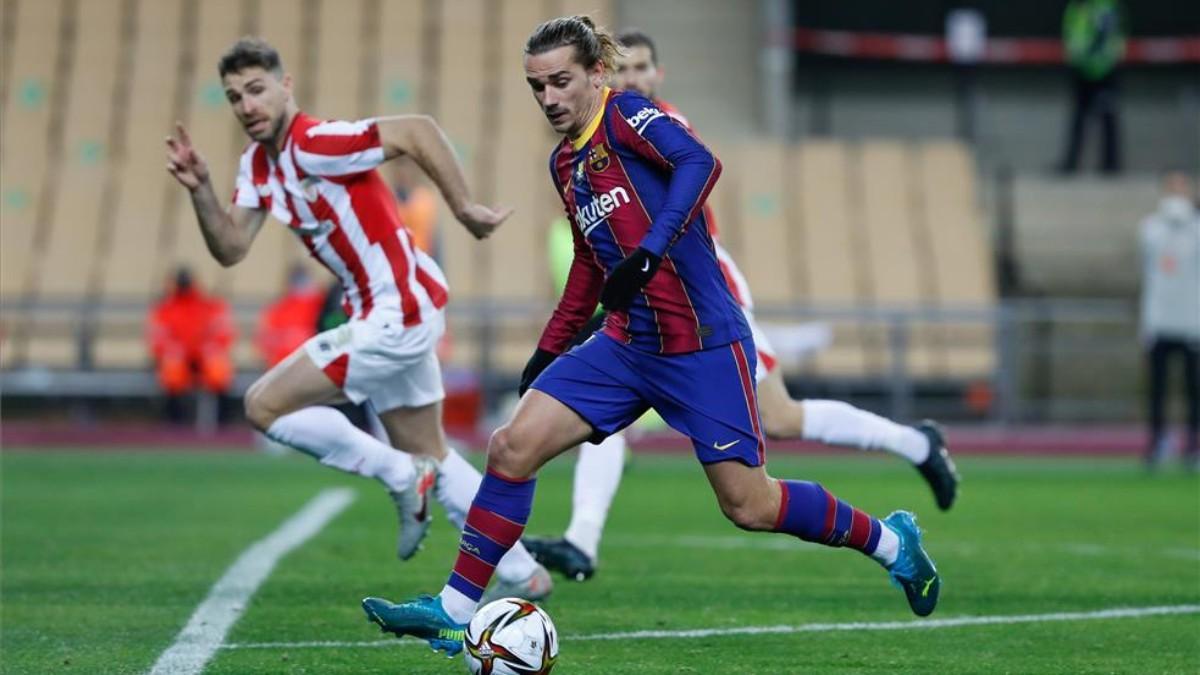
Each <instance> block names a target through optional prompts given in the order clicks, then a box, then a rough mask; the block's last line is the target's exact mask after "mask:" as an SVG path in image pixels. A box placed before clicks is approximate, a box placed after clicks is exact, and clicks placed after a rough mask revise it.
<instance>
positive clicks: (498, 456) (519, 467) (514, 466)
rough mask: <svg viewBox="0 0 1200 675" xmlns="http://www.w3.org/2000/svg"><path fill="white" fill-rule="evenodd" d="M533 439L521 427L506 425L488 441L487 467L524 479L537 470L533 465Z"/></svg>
mask: <svg viewBox="0 0 1200 675" xmlns="http://www.w3.org/2000/svg"><path fill="white" fill-rule="evenodd" d="M532 440H533V439H532V437H531V435H530V434H529V433H528V432H527V431H525V430H523V429H522V428H521V427H517V426H514V425H513V424H511V423H510V424H506V425H504V426H502V427H500V428H499V429H497V430H496V431H495V433H493V434H492V437H491V439H490V440H489V441H488V450H487V465H488V467H489V468H492V469H495V470H496V471H499V472H500V473H502V474H504V475H505V476H511V477H513V478H524V477H526V476H530V475H532V474H533V473H534V471H536V470H537V467H536V466H534V465H533V455H534V453H533V452H532V448H533V445H532Z"/></svg>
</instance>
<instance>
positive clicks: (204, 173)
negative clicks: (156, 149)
mask: <svg viewBox="0 0 1200 675" xmlns="http://www.w3.org/2000/svg"><path fill="white" fill-rule="evenodd" d="M175 134H176V135H174V136H167V173H169V174H171V175H172V176H174V177H175V180H177V181H179V183H180V184H181V185H183V186H184V187H186V188H187V189H189V190H195V189H196V188H198V187H200V185H201V184H203V183H205V182H207V181H208V163H207V162H205V161H204V157H202V156H201V155H200V153H199V152H197V151H196V149H195V148H193V147H192V139H191V137H190V136H188V133H187V129H184V128H183V124H181V123H179V122H176V123H175Z"/></svg>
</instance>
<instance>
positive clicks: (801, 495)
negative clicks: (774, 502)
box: [775, 480, 894, 564]
mask: <svg viewBox="0 0 1200 675" xmlns="http://www.w3.org/2000/svg"><path fill="white" fill-rule="evenodd" d="M779 487H780V488H781V490H780V493H781V494H780V503H779V517H778V518H776V520H775V531H776V532H786V533H787V534H791V535H795V536H797V537H800V538H801V539H803V540H804V541H811V542H815V543H817V544H824V545H826V546H848V547H850V548H853V549H857V550H859V551H862V552H863V553H866V554H867V555H869V556H872V557H876V556H875V553H876V549H877V548H879V539H880V536H881V535H882V534H883V530H884V527H885V526H884V525H883V523H881V522H879V520H878V519H877V518H873V517H872V516H870V515H869V514H867V513H864V512H863V511H859V510H858V509H856V508H854V507H853V506H850V505H849V504H847V503H846V502H844V501H842V500H840V499H838V498H837V497H834V496H833V495H832V494H830V493H829V492H828V491H826V490H825V488H823V487H821V486H820V485H818V484H817V483H809V482H806V481H794V480H781V481H779ZM889 533H890V532H889ZM893 559H894V556H893ZM881 562H883V563H884V564H890V562H891V561H890V560H882V561H881Z"/></svg>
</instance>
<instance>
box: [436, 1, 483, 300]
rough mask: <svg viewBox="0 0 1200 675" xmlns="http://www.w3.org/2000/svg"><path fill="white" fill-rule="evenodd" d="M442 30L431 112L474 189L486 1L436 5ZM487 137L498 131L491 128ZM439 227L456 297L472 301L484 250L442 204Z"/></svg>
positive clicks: (480, 124)
mask: <svg viewBox="0 0 1200 675" xmlns="http://www.w3.org/2000/svg"><path fill="white" fill-rule="evenodd" d="M438 6H439V14H438V15H437V17H436V26H437V30H438V31H440V33H439V35H440V38H439V40H438V50H437V73H438V75H437V77H436V78H435V82H436V98H435V100H434V108H433V110H432V111H431V112H433V114H434V115H435V117H437V119H438V121H439V122H440V123H441V125H442V127H443V128H444V129H445V130H446V133H447V134H448V135H449V137H450V138H451V139H452V142H453V143H454V146H455V149H456V150H457V151H458V155H459V158H460V159H461V160H462V162H463V165H464V167H465V169H466V171H467V179H468V180H469V181H471V183H472V184H473V185H475V184H478V183H479V181H480V178H481V167H480V166H479V163H478V158H479V144H480V140H481V137H482V135H483V134H484V133H485V125H490V123H491V122H490V120H489V119H488V118H487V117H486V115H485V111H486V110H488V109H489V107H490V105H491V103H492V102H490V101H487V100H485V93H484V92H485V79H486V76H485V73H484V65H485V52H484V34H485V32H486V31H487V30H488V28H487V25H486V24H485V21H484V19H485V14H486V12H485V8H484V6H485V0H448V1H447V2H442V3H438ZM487 130H488V132H489V133H494V131H492V130H491V127H490V126H488V128H487ZM438 212H439V215H438V228H439V231H440V238H441V243H442V262H443V265H442V267H443V269H444V270H445V272H446V277H447V280H448V281H449V283H450V292H451V293H452V297H458V298H473V297H477V296H479V295H480V294H481V293H483V292H484V290H485V289H484V283H485V280H484V279H483V278H481V277H480V276H479V275H477V274H476V271H477V270H479V269H480V268H482V267H483V265H484V263H483V256H485V255H487V250H486V247H484V248H481V247H479V246H477V245H476V244H477V242H476V241H475V239H474V238H473V237H472V236H471V235H470V234H468V233H467V232H466V230H464V229H463V228H462V226H461V225H459V224H458V221H456V220H455V219H454V216H453V215H452V214H451V213H450V210H449V209H448V208H447V207H446V206H445V203H444V202H442V201H440V200H439V211H438Z"/></svg>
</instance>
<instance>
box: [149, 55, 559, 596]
mask: <svg viewBox="0 0 1200 675" xmlns="http://www.w3.org/2000/svg"><path fill="white" fill-rule="evenodd" d="M218 72H219V74H220V77H221V82H222V84H223V86H224V89H225V96H226V98H227V99H228V101H229V104H230V106H231V108H232V109H233V113H234V116H235V117H236V118H237V120H238V122H239V123H240V124H241V125H242V127H243V128H244V129H245V131H246V134H247V135H248V136H250V139H251V142H250V144H249V145H248V146H247V147H246V150H245V151H244V152H243V153H242V157H241V163H240V166H239V169H238V175H237V184H236V189H235V190H234V193H233V203H232V204H231V205H230V206H229V207H228V208H226V207H224V206H222V204H221V202H220V201H219V200H218V198H217V196H216V192H215V191H214V189H213V186H212V183H211V181H210V180H209V173H208V167H207V165H206V164H205V162H204V159H203V158H202V157H201V156H200V154H199V153H198V152H197V151H196V149H195V148H193V147H192V144H191V141H190V139H189V138H188V135H187V132H186V131H185V130H184V129H183V126H182V125H179V126H178V129H177V134H178V135H177V136H174V137H169V138H168V139H167V170H168V171H169V172H170V173H171V175H173V176H174V177H175V178H176V179H177V180H178V181H179V183H180V184H181V185H183V186H184V187H186V188H187V189H188V191H189V193H190V194H191V198H192V205H193V206H194V207H195V210H196V218H197V220H198V221H199V224H200V230H201V232H202V233H203V235H204V240H205V243H206V244H207V246H208V249H209V251H210V252H211V253H212V255H213V257H214V258H216V259H217V261H218V262H220V263H221V264H222V265H225V266H229V265H234V264H236V263H238V262H239V261H241V260H242V259H243V258H245V256H246V253H247V251H249V249H250V245H251V243H252V242H253V241H254V238H255V236H256V235H257V234H258V231H259V229H260V228H261V227H262V224H263V222H264V220H265V219H266V216H267V214H268V213H269V214H271V215H273V216H274V217H275V218H276V219H277V220H279V221H280V222H282V223H285V224H287V226H288V227H289V228H290V229H291V230H292V231H293V232H294V233H295V234H296V235H297V236H298V237H299V238H300V241H301V242H302V243H303V244H304V246H305V247H306V248H307V249H308V250H309V252H310V253H311V254H312V255H313V256H314V257H316V258H317V259H318V260H319V261H320V262H321V263H322V264H323V265H324V266H325V267H326V268H328V269H329V271H330V272H332V273H333V274H334V276H336V277H337V278H338V279H339V280H340V281H341V283H342V289H343V292H344V302H343V307H344V308H345V310H346V312H347V313H348V314H349V315H350V316H351V318H350V320H349V321H348V322H347V323H345V324H343V325H341V326H339V327H337V328H334V329H332V330H329V331H325V332H322V333H319V334H317V335H315V336H313V337H312V338H310V339H309V340H308V341H307V342H305V343H304V345H303V346H302V347H301V348H299V349H297V350H296V351H295V352H293V353H292V354H291V355H290V356H288V357H287V358H285V359H284V360H283V361H282V362H280V363H279V364H277V365H276V366H275V367H273V368H271V370H270V371H268V372H267V373H266V374H265V375H263V376H262V377H261V378H259V380H258V381H257V382H255V383H254V384H253V385H252V386H251V387H250V389H249V391H247V393H246V416H247V418H248V419H249V420H250V423H251V424H253V425H254V427H255V428H257V429H258V430H260V431H262V432H263V433H265V434H266V435H267V436H268V437H269V438H271V439H272V440H274V441H276V442H279V443H283V444H284V445H288V446H291V447H294V448H297V449H299V450H301V451H303V452H305V453H307V454H309V455H311V456H313V457H314V458H316V459H318V460H319V461H320V462H321V463H322V464H324V465H326V466H330V467H333V468H336V469H339V470H341V471H345V472H348V473H353V474H358V475H361V476H366V477H370V478H375V479H377V480H379V481H380V482H382V483H383V484H384V486H385V487H386V488H387V490H388V492H389V494H391V496H392V498H393V500H394V502H395V504H396V506H397V511H398V514H399V516H400V519H401V529H400V537H399V542H398V545H397V553H398V555H399V556H400V557H401V558H402V559H407V558H409V557H411V556H412V555H413V554H414V553H416V551H417V548H418V545H419V544H420V542H421V540H422V539H423V538H424V536H425V533H426V532H427V531H428V528H429V509H428V494H429V493H430V492H431V491H432V492H433V493H434V495H435V497H436V498H437V500H438V501H439V502H441V504H442V505H443V506H444V507H446V511H447V513H448V514H449V516H450V519H451V521H453V522H454V523H455V525H457V526H459V527H461V526H462V523H463V521H464V519H465V517H466V512H467V509H468V507H469V505H470V501H471V498H472V497H473V496H474V494H475V491H476V489H477V487H478V486H479V482H480V475H479V472H478V470H476V469H475V468H474V467H473V466H471V465H470V464H469V463H468V462H467V461H466V460H464V459H463V458H462V457H461V456H460V455H459V454H458V453H457V452H455V451H454V450H453V449H451V448H449V447H448V446H447V444H446V438H445V434H444V433H443V431H442V426H441V419H442V399H443V398H444V392H443V389H442V379H441V370H440V367H439V364H438V360H437V356H436V355H435V353H434V348H435V346H436V344H437V341H438V338H439V337H440V336H441V334H442V331H443V326H444V318H443V315H442V308H443V307H444V306H445V304H446V300H447V289H446V282H445V278H444V277H443V275H442V272H441V270H440V269H439V268H438V266H437V264H436V263H434V262H433V260H432V259H431V258H430V257H429V256H428V255H426V254H425V253H423V252H422V251H420V250H419V249H416V248H415V247H414V246H413V244H412V241H411V239H410V237H409V234H408V232H407V231H406V229H405V228H404V226H403V224H402V223H401V221H400V218H399V215H398V210H397V205H396V199H395V196H394V195H393V194H392V192H391V190H389V189H388V186H387V184H386V183H385V182H384V180H383V178H382V177H381V176H380V175H379V172H378V171H376V167H377V166H379V165H380V164H382V163H383V162H385V161H387V160H390V159H393V158H396V157H399V156H402V155H406V156H409V157H411V158H412V159H413V160H414V161H415V162H416V163H417V165H418V166H420V167H421V169H422V170H423V171H424V172H425V173H426V174H428V175H429V176H430V178H432V179H433V182H434V183H435V184H436V185H437V186H438V188H439V189H440V190H441V193H442V196H443V197H444V198H445V199H446V202H447V204H448V205H449V206H450V208H451V210H452V212H453V213H454V215H455V217H456V218H457V219H458V220H459V222H461V223H462V224H463V226H464V227H466V228H467V230H468V231H470V232H471V234H472V235H474V236H475V237H476V238H477V239H483V238H486V237H487V236H488V235H490V234H491V233H492V231H493V230H495V229H496V227H497V226H499V225H500V223H502V222H503V221H504V220H505V219H506V218H507V217H508V215H509V212H508V211H504V210H496V209H492V208H489V207H487V206H484V205H482V204H478V203H475V202H474V201H472V199H471V194H470V190H469V189H468V187H467V183H466V179H465V177H464V175H463V170H462V166H461V165H460V164H459V163H458V160H457V159H456V158H455V156H454V152H453V150H451V148H450V144H449V142H448V141H447V139H446V136H445V135H444V134H443V133H442V130H441V128H440V127H438V126H437V124H436V123H435V122H434V121H433V120H432V119H430V118H428V117H425V116H420V115H410V116H399V117H385V118H378V119H368V120H363V121H359V122H342V121H323V120H319V119H316V118H314V117H311V116H309V115H307V114H305V113H304V112H302V111H300V110H299V109H298V108H297V106H296V102H295V99H294V98H293V96H292V78H291V75H289V74H287V73H285V72H284V69H283V65H282V63H281V61H280V58H279V53H278V52H276V51H275V49H274V48H273V47H271V46H270V45H269V44H267V43H266V42H264V41H262V40H260V39H257V38H244V39H242V40H239V41H238V42H237V43H236V44H234V45H233V46H232V47H231V48H230V49H229V51H227V52H226V53H225V54H224V55H223V56H222V57H221V59H220V63H219V65H218ZM344 399H349V400H351V401H352V402H354V403H362V402H364V401H369V402H370V403H371V405H372V406H373V407H374V409H375V410H376V411H377V412H378V414H379V417H380V419H381V421H382V422H383V426H384V428H385V429H386V430H387V434H388V437H389V439H390V440H391V443H392V446H393V447H394V448H402V449H403V450H405V451H407V452H397V451H395V450H394V449H393V447H389V446H388V445H387V444H385V443H383V442H381V441H379V440H377V439H375V438H374V437H372V436H371V435H370V434H367V433H365V432H363V431H362V430H360V429H358V428H356V427H355V426H354V425H353V424H351V423H350V421H349V420H348V419H347V418H346V416H345V415H343V414H342V413H340V412H338V411H337V410H335V409H334V408H332V407H329V405H328V404H330V403H334V402H338V401H340V400H344ZM407 453H412V454H411V455H409V454H407ZM504 567H505V568H506V569H505V572H504V573H503V574H501V575H500V579H501V580H502V581H506V582H510V583H512V584H517V585H520V586H521V588H522V591H523V592H524V593H525V594H527V595H529V596H534V597H537V596H540V595H545V594H546V593H548V592H549V588H550V581H549V575H548V574H547V573H546V571H545V570H544V569H543V568H541V567H540V566H539V565H538V564H537V563H536V562H534V561H533V559H532V558H531V557H530V556H529V554H528V553H527V552H525V551H524V550H523V549H516V550H514V552H513V555H511V556H508V557H507V558H506V562H505V564H504Z"/></svg>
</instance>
